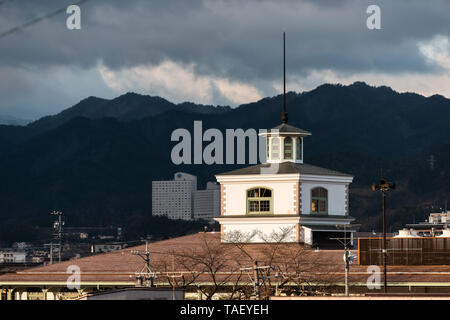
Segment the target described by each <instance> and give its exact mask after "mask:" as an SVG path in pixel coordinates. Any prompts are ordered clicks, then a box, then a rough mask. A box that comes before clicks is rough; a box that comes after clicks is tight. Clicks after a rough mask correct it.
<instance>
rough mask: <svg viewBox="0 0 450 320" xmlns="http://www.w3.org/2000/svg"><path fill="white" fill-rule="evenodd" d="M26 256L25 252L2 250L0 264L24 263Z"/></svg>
mask: <svg viewBox="0 0 450 320" xmlns="http://www.w3.org/2000/svg"><path fill="white" fill-rule="evenodd" d="M26 259H27V254H26V252H25V251H13V250H2V251H0V263H24V262H26Z"/></svg>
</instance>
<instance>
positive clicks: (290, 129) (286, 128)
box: [270, 123, 311, 136]
mask: <svg viewBox="0 0 450 320" xmlns="http://www.w3.org/2000/svg"><path fill="white" fill-rule="evenodd" d="M275 130H278V132H279V133H299V134H301V135H307V136H309V135H311V132H309V131H306V130H303V129H299V128H296V127H294V126H290V125H288V124H286V123H282V124H280V125H279V126H276V127H275V128H272V129H270V132H272V131H275Z"/></svg>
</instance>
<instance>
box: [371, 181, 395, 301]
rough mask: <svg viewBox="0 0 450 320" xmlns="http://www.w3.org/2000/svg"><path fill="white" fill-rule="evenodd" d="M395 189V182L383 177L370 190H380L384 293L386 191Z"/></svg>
mask: <svg viewBox="0 0 450 320" xmlns="http://www.w3.org/2000/svg"><path fill="white" fill-rule="evenodd" d="M391 189H392V190H395V183H392V182H387V181H386V180H385V179H381V180H380V183H379V184H375V183H374V184H372V191H376V190H380V191H381V195H382V198H381V210H382V216H383V217H382V219H383V221H382V222H383V273H384V293H387V267H386V252H387V249H386V244H387V241H386V192H387V191H389V190H391Z"/></svg>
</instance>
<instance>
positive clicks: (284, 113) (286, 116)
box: [281, 32, 288, 124]
mask: <svg viewBox="0 0 450 320" xmlns="http://www.w3.org/2000/svg"><path fill="white" fill-rule="evenodd" d="M287 121H288V114H287V112H286V32H283V112H282V113H281V122H282V123H285V124H286V123H287Z"/></svg>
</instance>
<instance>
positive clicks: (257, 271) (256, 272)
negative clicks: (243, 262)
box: [240, 260, 275, 300]
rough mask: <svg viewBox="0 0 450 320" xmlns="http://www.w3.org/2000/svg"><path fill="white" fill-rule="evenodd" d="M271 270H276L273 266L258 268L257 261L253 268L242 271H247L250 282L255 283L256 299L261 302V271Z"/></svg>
mask: <svg viewBox="0 0 450 320" xmlns="http://www.w3.org/2000/svg"><path fill="white" fill-rule="evenodd" d="M269 269H275V268H274V267H272V266H262V267H260V266H258V261H256V260H255V262H254V263H253V267H247V268H241V269H240V270H241V271H246V272H247V274H248V276H249V278H250V280H251V281H252V282H253V287H254V292H255V297H256V299H257V300H261V276H260V270H269ZM251 271H253V276H252V275H251ZM267 278H270V277H268V276H267V277H266V276H264V277H262V279H263V280H264V279H267Z"/></svg>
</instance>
